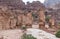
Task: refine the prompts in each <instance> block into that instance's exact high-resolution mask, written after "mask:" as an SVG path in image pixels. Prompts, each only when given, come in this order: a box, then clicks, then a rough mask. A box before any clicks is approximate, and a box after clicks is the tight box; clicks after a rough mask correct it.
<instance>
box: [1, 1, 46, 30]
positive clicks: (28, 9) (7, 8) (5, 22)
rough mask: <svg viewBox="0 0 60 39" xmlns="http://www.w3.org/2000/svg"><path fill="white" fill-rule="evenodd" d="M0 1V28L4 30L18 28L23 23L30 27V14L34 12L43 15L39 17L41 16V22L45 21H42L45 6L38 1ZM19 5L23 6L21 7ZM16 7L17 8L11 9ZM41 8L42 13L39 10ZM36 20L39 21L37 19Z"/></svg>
mask: <svg viewBox="0 0 60 39" xmlns="http://www.w3.org/2000/svg"><path fill="white" fill-rule="evenodd" d="M0 1H1V2H0V3H1V4H0V29H4V30H5V29H16V28H20V27H21V26H23V25H26V26H29V27H32V24H33V22H34V19H33V15H32V14H33V13H35V12H36V13H35V15H37V14H39V13H40V14H39V15H43V17H42V16H40V17H41V18H42V22H45V21H44V20H45V19H44V10H45V6H44V5H43V4H42V3H40V2H39V1H34V2H32V3H28V4H27V5H25V4H24V3H23V2H22V1H20V0H0ZM15 2H16V3H15ZM17 4H18V5H17ZM23 5H24V6H23ZM20 6H21V7H23V8H21V7H20ZM16 7H17V9H13V8H16ZM19 7H20V8H19ZM41 10H42V11H43V12H42V13H41V12H39V11H41ZM39 15H37V16H39ZM38 18H39V17H38ZM37 21H39V19H38V20H37Z"/></svg>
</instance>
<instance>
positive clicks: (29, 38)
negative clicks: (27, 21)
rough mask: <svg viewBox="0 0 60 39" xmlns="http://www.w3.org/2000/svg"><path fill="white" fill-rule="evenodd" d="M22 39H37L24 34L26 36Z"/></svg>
mask: <svg viewBox="0 0 60 39" xmlns="http://www.w3.org/2000/svg"><path fill="white" fill-rule="evenodd" d="M22 39H36V38H35V37H33V36H32V35H31V34H30V35H27V34H24V35H23V36H22Z"/></svg>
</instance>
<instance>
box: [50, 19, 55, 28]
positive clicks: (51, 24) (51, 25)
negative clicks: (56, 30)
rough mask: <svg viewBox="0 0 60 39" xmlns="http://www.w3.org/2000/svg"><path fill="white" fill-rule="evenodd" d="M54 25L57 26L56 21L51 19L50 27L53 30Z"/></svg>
mask: <svg viewBox="0 0 60 39" xmlns="http://www.w3.org/2000/svg"><path fill="white" fill-rule="evenodd" d="M54 25H55V20H54V18H51V19H49V26H50V27H51V28H53V27H54Z"/></svg>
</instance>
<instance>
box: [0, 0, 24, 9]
mask: <svg viewBox="0 0 60 39" xmlns="http://www.w3.org/2000/svg"><path fill="white" fill-rule="evenodd" d="M0 5H3V6H8V7H9V6H10V7H13V9H17V8H18V9H20V8H24V7H23V6H24V5H25V4H24V2H23V1H22V0H0Z"/></svg>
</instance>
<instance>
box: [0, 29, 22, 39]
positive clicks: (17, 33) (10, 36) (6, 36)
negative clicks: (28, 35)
mask: <svg viewBox="0 0 60 39" xmlns="http://www.w3.org/2000/svg"><path fill="white" fill-rule="evenodd" d="M22 34H23V33H22V31H21V30H17V29H16V30H2V31H0V37H3V39H21V36H22Z"/></svg>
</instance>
